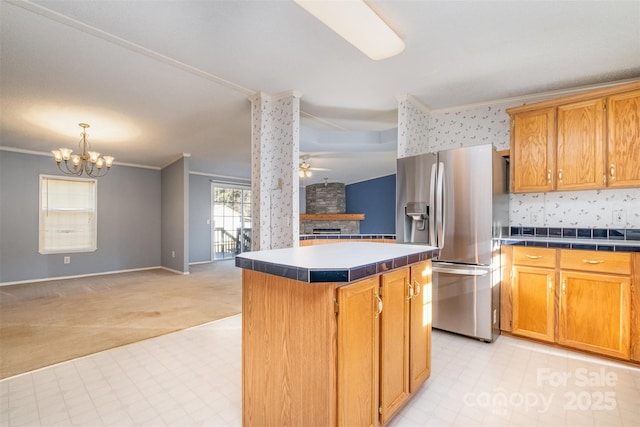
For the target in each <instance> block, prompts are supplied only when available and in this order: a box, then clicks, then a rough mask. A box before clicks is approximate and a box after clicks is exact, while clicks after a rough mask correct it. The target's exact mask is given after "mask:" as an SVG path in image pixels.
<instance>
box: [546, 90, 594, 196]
mask: <svg viewBox="0 0 640 427" xmlns="http://www.w3.org/2000/svg"><path fill="white" fill-rule="evenodd" d="M604 102H605V101H604V99H603V98H597V99H594V100H590V101H583V102H577V103H574V104H568V105H562V106H559V107H558V141H557V144H558V150H557V174H556V178H557V181H556V189H557V190H585V189H594V188H602V187H604V186H605V182H604V180H603V174H604V161H605V160H604V153H605V151H604V128H603V123H604Z"/></svg>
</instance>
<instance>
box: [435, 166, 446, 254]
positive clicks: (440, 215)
mask: <svg viewBox="0 0 640 427" xmlns="http://www.w3.org/2000/svg"><path fill="white" fill-rule="evenodd" d="M436 191H437V195H436V198H437V202H436V203H437V204H438V209H437V213H436V228H437V232H438V247H439V248H440V249H442V248H444V231H445V229H444V226H445V208H444V203H445V200H444V195H445V194H444V163H442V162H439V163H438V183H437V190H436Z"/></svg>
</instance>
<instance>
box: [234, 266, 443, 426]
mask: <svg viewBox="0 0 640 427" xmlns="http://www.w3.org/2000/svg"><path fill="white" fill-rule="evenodd" d="M242 293H243V300H242V301H243V302H242V313H243V316H242V330H243V334H242V347H243V352H242V366H243V368H242V369H243V380H242V381H243V388H242V399H243V425H245V426H264V425H274V426H280V425H305V426H307V425H308V426H322V427H326V426H335V425H338V426H344V427H352V426H378V425H380V424H386V423H387V422H388V421H389V420H391V418H392V417H393V416H394V415H396V414H397V412H398V411H399V410H400V409H401V408H402V406H403V405H404V404H405V403H406V402H407V401H408V400H409V399H410V398H411V397H412V396H413V393H414V392H415V391H416V390H417V389H418V387H419V386H420V384H422V383H423V382H424V381H425V380H426V378H427V377H428V376H429V374H430V369H431V261H423V262H419V263H415V264H413V265H410V266H407V267H404V268H400V269H396V270H392V271H389V272H388V273H383V274H380V275H376V276H373V277H369V278H365V279H362V280H359V281H356V282H352V283H348V284H343V283H304V282H300V281H297V280H293V279H288V278H285V277H280V276H275V275H271V274H267V273H264V272H260V271H255V270H249V269H244V270H243V272H242Z"/></svg>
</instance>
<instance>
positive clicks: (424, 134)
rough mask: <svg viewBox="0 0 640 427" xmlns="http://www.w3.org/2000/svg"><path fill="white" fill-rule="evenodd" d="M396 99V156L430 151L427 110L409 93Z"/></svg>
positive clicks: (407, 155)
mask: <svg viewBox="0 0 640 427" xmlns="http://www.w3.org/2000/svg"><path fill="white" fill-rule="evenodd" d="M397 100H398V158H399V159H401V158H403V157H409V156H415V155H417V154H424V153H429V152H432V151H433V150H431V149H430V147H429V136H428V130H429V110H428V109H427V107H425V106H424V105H422V103H420V102H419V101H418V100H417V99H415V98H413V97H412V96H411V95H401V96H398V97H397Z"/></svg>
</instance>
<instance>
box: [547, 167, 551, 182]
mask: <svg viewBox="0 0 640 427" xmlns="http://www.w3.org/2000/svg"><path fill="white" fill-rule="evenodd" d="M547 182H551V169H547Z"/></svg>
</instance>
